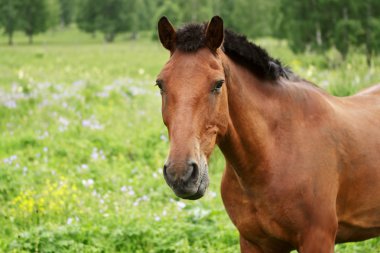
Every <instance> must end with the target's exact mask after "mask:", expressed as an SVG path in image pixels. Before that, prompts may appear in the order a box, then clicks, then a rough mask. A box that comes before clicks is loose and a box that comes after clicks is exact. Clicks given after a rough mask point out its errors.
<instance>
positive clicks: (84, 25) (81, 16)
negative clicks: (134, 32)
mask: <svg viewBox="0 0 380 253" xmlns="http://www.w3.org/2000/svg"><path fill="white" fill-rule="evenodd" d="M128 2H129V1H128V0H82V3H81V4H80V5H79V10H78V19H77V21H78V26H79V28H80V29H82V30H83V31H85V32H91V33H94V32H95V31H100V32H102V33H103V34H104V39H105V40H106V41H107V42H112V41H113V40H114V39H115V36H116V35H117V34H118V33H121V32H125V31H127V28H128V26H127V21H128V18H127V13H128V9H127V3H128Z"/></svg>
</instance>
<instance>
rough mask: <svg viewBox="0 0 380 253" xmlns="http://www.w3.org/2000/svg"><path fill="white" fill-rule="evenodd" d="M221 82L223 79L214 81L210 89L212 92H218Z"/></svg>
mask: <svg viewBox="0 0 380 253" xmlns="http://www.w3.org/2000/svg"><path fill="white" fill-rule="evenodd" d="M223 83H224V80H218V81H216V83H215V86H214V88H213V89H212V92H216V93H219V92H220V90H221V89H222V86H223Z"/></svg>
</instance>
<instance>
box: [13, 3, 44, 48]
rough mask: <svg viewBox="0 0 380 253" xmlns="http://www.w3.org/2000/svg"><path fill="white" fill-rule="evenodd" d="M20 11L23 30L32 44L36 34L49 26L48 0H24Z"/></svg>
mask: <svg viewBox="0 0 380 253" xmlns="http://www.w3.org/2000/svg"><path fill="white" fill-rule="evenodd" d="M19 13H20V14H19V19H20V27H21V30H23V31H24V32H25V34H26V35H27V36H28V37H29V43H30V44H31V43H33V36H34V35H35V34H38V33H41V32H45V31H46V30H47V28H48V20H49V12H48V3H47V2H46V0H22V4H21V5H20V12H19Z"/></svg>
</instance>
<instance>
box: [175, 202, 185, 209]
mask: <svg viewBox="0 0 380 253" xmlns="http://www.w3.org/2000/svg"><path fill="white" fill-rule="evenodd" d="M177 207H178V210H181V209H183V208H185V207H186V204H185V203H183V202H181V201H178V202H177Z"/></svg>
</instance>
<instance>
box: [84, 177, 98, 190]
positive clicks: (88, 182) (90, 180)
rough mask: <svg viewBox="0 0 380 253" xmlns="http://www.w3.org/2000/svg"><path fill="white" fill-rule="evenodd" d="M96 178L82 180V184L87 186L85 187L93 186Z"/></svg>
mask: <svg viewBox="0 0 380 253" xmlns="http://www.w3.org/2000/svg"><path fill="white" fill-rule="evenodd" d="M94 183H95V182H94V180H93V179H91V178H90V179H87V180H85V179H84V180H82V184H83V185H84V186H85V187H87V188H88V187H91V186H93V185H94Z"/></svg>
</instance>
